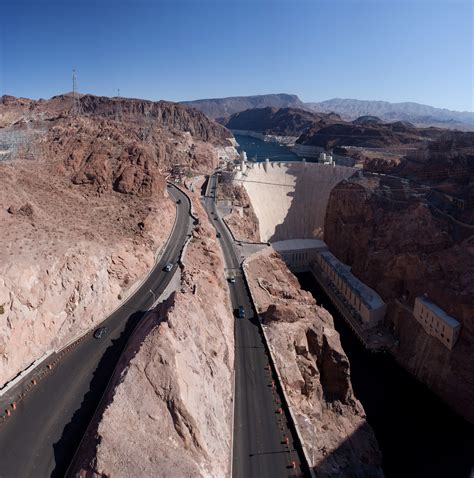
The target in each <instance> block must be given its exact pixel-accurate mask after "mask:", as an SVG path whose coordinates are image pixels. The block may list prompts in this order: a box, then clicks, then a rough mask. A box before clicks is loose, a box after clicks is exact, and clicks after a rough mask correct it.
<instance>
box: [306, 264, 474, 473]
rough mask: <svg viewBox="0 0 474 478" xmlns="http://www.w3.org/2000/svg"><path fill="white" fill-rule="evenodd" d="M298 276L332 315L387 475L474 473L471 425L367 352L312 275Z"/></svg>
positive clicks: (389, 361)
mask: <svg viewBox="0 0 474 478" xmlns="http://www.w3.org/2000/svg"><path fill="white" fill-rule="evenodd" d="M297 277H298V280H299V281H300V284H301V286H302V288H303V289H305V290H307V291H309V292H311V293H312V294H313V296H314V297H315V299H316V301H317V302H318V304H320V305H322V306H323V307H325V308H326V309H327V310H329V312H330V313H331V314H332V316H333V317H334V324H335V326H336V329H337V331H338V332H339V334H340V336H341V343H342V346H343V348H344V350H345V352H346V354H347V356H348V358H349V362H350V365H351V377H352V385H353V388H354V393H355V395H356V397H357V398H358V399H359V400H360V401H361V403H362V405H363V406H364V409H365V411H366V414H367V421H368V422H369V424H370V425H371V426H372V428H373V430H374V432H375V436H376V437H377V441H378V443H379V446H380V449H381V451H382V455H383V463H382V467H383V470H384V473H385V476H386V478H472V477H474V425H472V424H469V423H468V422H467V421H466V420H464V419H462V418H461V417H459V416H458V415H456V414H455V413H454V412H453V411H452V410H451V409H450V408H449V407H448V406H447V405H446V404H445V403H443V402H442V401H441V400H440V399H438V398H437V397H436V396H435V395H434V394H433V393H432V392H431V391H430V390H429V389H428V388H427V387H426V386H424V385H423V384H421V383H420V382H418V381H417V380H416V379H415V378H414V377H412V376H411V375H410V374H409V373H408V372H406V371H405V370H404V369H403V368H401V367H400V366H399V365H398V364H397V363H396V362H395V359H394V357H392V356H391V355H389V354H373V353H369V352H367V351H366V350H365V348H364V347H363V345H362V344H361V343H360V342H359V341H358V340H357V339H356V338H355V336H354V335H353V333H352V332H351V331H350V329H349V327H348V326H347V325H346V323H345V321H344V319H343V318H342V317H341V316H340V315H339V314H338V312H337V310H336V309H335V308H334V307H333V306H332V304H331V302H330V301H329V299H328V298H327V296H326V295H325V293H324V292H323V291H322V290H321V288H320V287H319V286H318V285H317V283H316V281H315V280H314V278H313V276H312V275H311V274H310V273H305V274H298V275H297Z"/></svg>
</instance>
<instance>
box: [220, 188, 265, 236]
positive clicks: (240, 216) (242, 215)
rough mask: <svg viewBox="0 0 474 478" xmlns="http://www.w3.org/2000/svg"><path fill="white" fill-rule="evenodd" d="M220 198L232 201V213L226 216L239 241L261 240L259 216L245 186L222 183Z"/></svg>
mask: <svg viewBox="0 0 474 478" xmlns="http://www.w3.org/2000/svg"><path fill="white" fill-rule="evenodd" d="M218 194H219V199H220V200H224V201H230V206H229V207H230V213H229V214H227V215H226V216H225V217H224V221H225V222H226V224H227V225H228V226H229V228H230V229H231V231H232V234H233V235H234V237H235V238H236V239H237V240H239V241H250V242H260V234H259V227H258V218H257V215H256V214H255V211H254V209H253V206H252V203H251V202H250V198H249V196H248V194H247V191H246V190H245V188H244V187H243V186H240V185H235V184H232V183H222V184H221V185H220V186H219V193H218Z"/></svg>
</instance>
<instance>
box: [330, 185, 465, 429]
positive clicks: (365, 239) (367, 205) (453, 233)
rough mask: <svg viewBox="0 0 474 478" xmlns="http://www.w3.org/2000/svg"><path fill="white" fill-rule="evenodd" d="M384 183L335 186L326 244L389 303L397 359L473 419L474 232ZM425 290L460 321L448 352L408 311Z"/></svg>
mask: <svg viewBox="0 0 474 478" xmlns="http://www.w3.org/2000/svg"><path fill="white" fill-rule="evenodd" d="M381 181H382V179H380V178H375V177H372V178H363V179H362V178H361V179H359V180H356V179H351V180H350V181H344V182H342V183H340V184H339V185H338V186H336V188H335V189H334V190H333V192H332V193H331V196H330V200H329V203H328V210H327V214H326V220H325V241H326V242H327V244H328V245H329V247H330V249H331V251H332V252H333V253H334V254H335V255H336V256H337V257H338V258H339V259H340V260H341V261H343V262H345V263H346V264H349V265H351V266H352V270H353V272H354V274H355V275H356V276H357V277H359V278H360V279H361V280H362V281H364V282H365V283H366V284H368V285H369V286H370V287H373V288H374V289H375V290H376V291H377V292H378V293H379V294H380V295H381V296H382V298H383V299H384V300H385V301H386V302H387V303H388V309H387V315H386V325H387V326H388V327H389V328H390V329H391V330H393V332H394V334H395V335H396V337H397V338H398V339H399V345H398V348H397V349H396V350H395V356H396V358H397V360H398V361H399V362H400V364H401V365H402V366H403V367H405V368H406V369H407V370H409V371H410V372H411V373H413V374H414V375H415V376H416V377H417V378H418V379H419V380H420V381H422V382H424V383H426V384H427V385H428V386H429V387H430V388H431V389H432V390H433V391H434V392H435V393H436V394H437V395H439V396H440V397H441V398H443V399H444V400H445V401H446V402H447V403H448V404H450V405H451V406H452V408H453V409H454V410H456V411H457V412H458V413H460V414H461V415H463V416H464V417H466V418H467V419H469V420H470V421H474V407H473V403H474V361H473V360H472V356H473V353H474V350H473V344H474V322H473V320H472V318H473V317H474V301H473V297H474V240H473V238H474V236H473V235H469V234H466V231H469V229H466V228H462V227H461V226H459V225H458V224H457V223H456V222H455V221H453V220H452V219H449V217H448V216H446V215H440V214H435V211H434V210H433V208H432V206H430V204H429V203H428V202H426V201H425V200H423V199H421V198H419V197H417V196H414V195H410V196H409V197H405V196H404V195H403V194H400V191H399V190H397V189H396V190H394V192H393V193H392V194H391V195H388V196H387V195H386V194H385V193H384V191H387V186H386V187H385V189H384V187H383V185H382V184H381ZM383 181H386V180H383ZM397 191H398V195H399V197H397V196H396V194H397ZM418 192H419V191H418ZM418 196H419V194H418ZM464 229H465V230H466V231H464V232H463V233H462V234H461V232H462V231H461V230H464ZM423 294H427V295H428V297H429V298H430V299H431V300H432V301H434V302H435V303H436V304H437V305H439V306H440V307H441V308H442V309H444V310H445V311H446V312H447V313H448V314H449V315H451V316H453V317H454V318H455V319H457V320H458V321H459V322H460V323H461V331H460V335H459V339H458V341H457V343H456V344H455V346H454V348H453V349H452V350H451V351H450V350H449V349H448V348H447V347H445V346H444V345H443V344H442V343H441V342H440V341H439V340H438V339H437V338H435V337H432V336H430V335H428V334H427V333H426V332H425V331H424V329H423V328H422V327H421V325H420V324H419V323H418V322H417V321H416V320H415V319H414V317H413V316H412V314H411V313H410V312H409V311H410V309H412V308H413V305H414V301H415V298H416V297H417V296H420V295H423Z"/></svg>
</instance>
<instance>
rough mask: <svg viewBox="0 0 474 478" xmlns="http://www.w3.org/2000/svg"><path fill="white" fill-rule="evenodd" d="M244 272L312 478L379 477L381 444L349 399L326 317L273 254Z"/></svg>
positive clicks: (346, 369) (346, 374)
mask: <svg viewBox="0 0 474 478" xmlns="http://www.w3.org/2000/svg"><path fill="white" fill-rule="evenodd" d="M246 269H247V277H248V278H249V286H250V289H251V292H252V296H253V298H254V300H255V302H256V306H257V309H258V312H259V314H261V316H262V317H263V320H264V324H265V330H266V334H267V337H268V340H269V342H270V344H271V346H272V348H273V351H274V354H275V360H276V364H277V367H278V369H279V372H280V375H281V376H282V381H283V387H284V388H285V391H286V394H287V395H288V398H289V403H290V406H291V407H292V411H293V414H294V415H295V417H296V421H297V423H298V427H299V429H300V431H301V435H302V438H303V441H304V443H305V445H306V446H307V447H308V449H309V453H308V455H309V457H310V460H311V461H312V466H313V468H314V471H315V472H316V475H317V476H318V477H327V478H330V477H334V476H338V477H341V478H344V477H347V478H348V477H353V476H364V477H382V476H383V473H382V470H381V468H380V466H381V455H380V451H379V448H378V444H377V441H376V439H375V436H374V434H373V431H372V429H371V427H370V426H369V425H368V424H367V422H366V420H365V413H364V409H363V408H362V405H361V404H360V402H359V401H358V400H357V399H356V398H355V396H354V393H353V391H352V385H351V380H350V365H349V361H348V359H347V356H346V354H345V353H344V350H343V349H342V346H341V343H340V340H339V334H338V333H337V332H336V330H335V329H334V323H333V319H332V317H331V315H330V314H329V313H328V312H327V311H326V310H325V309H323V308H321V307H319V306H318V305H317V304H316V301H315V300H314V298H313V297H312V296H311V294H310V293H308V292H305V291H303V290H301V288H300V286H299V283H298V280H297V279H296V277H295V276H294V275H293V274H292V273H291V272H290V271H289V270H288V268H287V267H286V265H285V263H284V262H283V261H282V260H281V258H280V257H279V255H278V254H277V253H275V252H272V249H268V250H266V251H264V252H261V253H258V254H257V255H255V256H252V257H251V258H250V259H248V261H247V266H246ZM315 437H317V439H315Z"/></svg>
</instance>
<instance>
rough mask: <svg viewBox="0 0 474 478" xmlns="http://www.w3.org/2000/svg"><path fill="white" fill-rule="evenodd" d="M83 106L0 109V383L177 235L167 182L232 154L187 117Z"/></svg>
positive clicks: (98, 313)
mask: <svg viewBox="0 0 474 478" xmlns="http://www.w3.org/2000/svg"><path fill="white" fill-rule="evenodd" d="M80 101H81V103H80V104H81V105H82V107H81V111H82V112H81V113H80V114H78V115H77V116H73V115H71V112H70V110H71V107H72V98H71V97H70V96H68V95H63V96H60V97H55V98H53V99H51V100H40V101H32V100H28V99H18V98H13V97H2V100H1V104H0V125H1V127H0V153H1V155H0V174H1V176H2V188H1V191H0V228H1V230H2V234H1V236H0V246H1V249H2V251H3V252H2V254H1V255H0V306H1V307H0V311H1V314H0V364H1V366H0V384H3V383H4V382H5V381H6V380H8V379H9V378H11V377H13V376H15V375H16V374H17V373H18V372H19V371H20V370H22V369H23V368H24V367H26V366H27V365H29V364H30V363H31V362H33V360H35V359H36V358H38V357H39V356H41V355H42V354H43V353H44V352H45V351H47V350H51V349H58V348H59V347H61V346H62V345H63V344H64V343H66V342H68V341H69V340H70V339H71V338H73V337H74V336H77V335H78V334H79V333H81V332H83V331H85V330H88V329H90V328H91V327H93V326H94V324H97V323H98V322H100V321H101V320H102V319H103V318H104V317H105V316H106V315H107V314H108V313H109V312H110V311H111V310H113V309H114V308H115V307H116V306H117V305H118V304H119V303H120V301H121V300H122V298H123V297H124V296H125V295H126V294H127V293H129V292H130V291H131V290H132V289H133V288H134V286H135V285H136V284H137V283H138V281H139V280H140V279H141V278H142V277H144V275H145V274H146V272H147V271H148V270H149V269H150V268H151V266H152V265H153V263H154V257H155V254H156V252H157V251H158V250H159V249H160V247H161V246H162V244H163V243H164V241H165V240H166V238H167V237H168V235H169V233H170V230H171V227H172V225H173V221H174V215H175V207H174V205H173V203H172V201H170V200H169V197H168V193H167V191H166V187H165V177H166V176H168V175H169V174H172V175H174V176H175V177H178V178H179V177H182V176H186V175H189V174H195V173H199V172H208V171H209V170H211V169H212V168H214V167H215V166H216V165H217V163H218V159H219V155H220V154H221V152H222V151H223V148H224V147H225V146H226V145H227V144H228V143H227V140H226V139H225V137H226V135H228V134H229V133H228V132H227V130H225V128H223V127H222V126H220V125H217V124H216V123H214V122H213V121H210V120H209V119H208V118H206V117H205V116H204V115H203V114H202V113H199V112H197V111H192V110H189V109H187V108H185V107H184V106H180V105H175V104H172V103H164V102H159V103H151V102H142V101H141V100H130V104H128V106H127V108H126V107H125V106H126V105H127V101H128V100H125V99H121V100H120V101H121V102H123V108H122V110H121V114H119V116H118V117H117V118H115V117H112V115H111V113H110V112H111V109H110V108H112V106H113V105H114V104H115V103H114V100H113V99H107V98H106V99H104V98H97V97H91V96H90V95H84V96H82V97H81V98H80ZM140 105H141V106H140ZM143 105H146V106H147V107H149V108H150V109H151V114H150V115H147V114H146V112H145V113H143V108H142V107H143ZM86 110H87V113H86V112H85V111H86ZM228 147H229V148H231V146H230V144H229V146H228Z"/></svg>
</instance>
